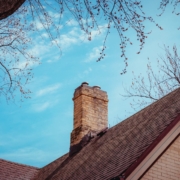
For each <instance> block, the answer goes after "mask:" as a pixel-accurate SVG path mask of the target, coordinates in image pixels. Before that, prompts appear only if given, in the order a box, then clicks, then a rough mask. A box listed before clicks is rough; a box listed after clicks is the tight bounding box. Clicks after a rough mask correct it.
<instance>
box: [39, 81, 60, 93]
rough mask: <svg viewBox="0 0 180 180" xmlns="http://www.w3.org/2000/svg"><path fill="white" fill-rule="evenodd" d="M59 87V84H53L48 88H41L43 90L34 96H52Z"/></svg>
mask: <svg viewBox="0 0 180 180" xmlns="http://www.w3.org/2000/svg"><path fill="white" fill-rule="evenodd" d="M60 87H61V84H60V83H57V84H53V85H51V86H48V87H46V88H43V89H40V90H39V91H38V92H37V93H36V95H37V96H44V95H46V94H52V93H54V92H56V91H57V90H58V89H59V88H60Z"/></svg>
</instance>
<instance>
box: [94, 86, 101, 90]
mask: <svg viewBox="0 0 180 180" xmlns="http://www.w3.org/2000/svg"><path fill="white" fill-rule="evenodd" d="M93 88H94V89H101V87H100V86H93Z"/></svg>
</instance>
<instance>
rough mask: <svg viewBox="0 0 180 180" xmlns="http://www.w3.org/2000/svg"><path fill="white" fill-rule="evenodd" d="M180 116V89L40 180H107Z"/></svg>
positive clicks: (51, 166)
mask: <svg viewBox="0 0 180 180" xmlns="http://www.w3.org/2000/svg"><path fill="white" fill-rule="evenodd" d="M179 113H180V88H179V89H177V90H175V91H173V92H172V93H170V94H168V95H167V96H165V97H164V98H162V99H160V100H159V101H157V102H155V103H153V104H151V105H150V106H148V107H146V108H145V109H143V110H141V111H140V112H138V113H136V114H135V115H133V116H131V117H129V118H128V119H126V120H124V121H123V122H121V123H119V124H117V125H116V126H114V127H112V128H110V129H109V130H108V131H107V133H105V134H104V135H103V136H102V137H96V138H94V139H92V140H91V142H90V143H89V144H88V145H86V146H85V147H84V148H83V149H82V150H81V151H80V152H79V153H77V154H76V155H74V156H73V157H68V155H67V154H66V155H65V156H63V157H61V158H59V159H57V160H56V161H54V162H53V163H51V164H49V165H48V166H45V167H44V168H42V169H41V170H40V172H39V174H38V176H37V177H36V178H35V179H36V180H44V179H49V180H68V179H69V180H74V179H77V180H85V179H88V180H102V179H103V180H105V179H111V178H112V177H116V176H118V175H120V174H121V173H123V172H126V171H127V169H128V168H129V167H130V166H131V165H132V164H133V163H134V162H136V161H137V160H138V159H139V158H140V157H141V155H142V154H143V152H145V151H146V150H147V148H148V147H150V145H152V143H153V142H155V140H156V139H157V138H158V137H159V136H160V134H161V133H162V132H163V131H164V130H165V129H166V128H167V127H168V126H169V125H170V124H171V123H172V122H173V120H174V119H175V117H176V116H177V115H178V114H179Z"/></svg>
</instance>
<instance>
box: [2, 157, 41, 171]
mask: <svg viewBox="0 0 180 180" xmlns="http://www.w3.org/2000/svg"><path fill="white" fill-rule="evenodd" d="M0 161H4V162H8V163H11V164H17V165H20V166H26V167H30V168H34V169H37V170H39V169H40V168H38V167H35V166H30V165H26V164H22V163H17V162H12V161H9V160H5V159H1V158H0Z"/></svg>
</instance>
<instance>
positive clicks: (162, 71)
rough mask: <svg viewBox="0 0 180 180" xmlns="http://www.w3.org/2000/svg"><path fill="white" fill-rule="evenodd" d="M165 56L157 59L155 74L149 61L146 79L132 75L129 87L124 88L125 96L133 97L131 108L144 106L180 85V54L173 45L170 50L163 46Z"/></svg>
mask: <svg viewBox="0 0 180 180" xmlns="http://www.w3.org/2000/svg"><path fill="white" fill-rule="evenodd" d="M164 51H165V56H164V57H160V58H159V59H158V69H159V73H158V74H156V73H155V72H154V70H153V69H152V66H151V64H150V62H149V63H148V64H147V77H148V78H147V80H146V83H145V80H144V77H143V76H142V75H139V76H138V77H137V76H135V75H134V78H133V79H132V85H131V87H130V88H128V89H127V88H124V89H125V92H126V94H124V95H122V96H123V97H126V98H133V103H131V106H132V108H134V109H136V108H137V107H144V106H145V105H148V104H149V103H152V102H154V101H156V100H158V99H159V98H161V97H163V96H164V95H166V94H167V93H169V92H171V91H173V90H174V89H176V88H178V87H180V56H179V55H178V52H177V48H176V46H175V45H174V46H173V51H172V52H171V51H170V50H169V48H168V47H166V46H164Z"/></svg>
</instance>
